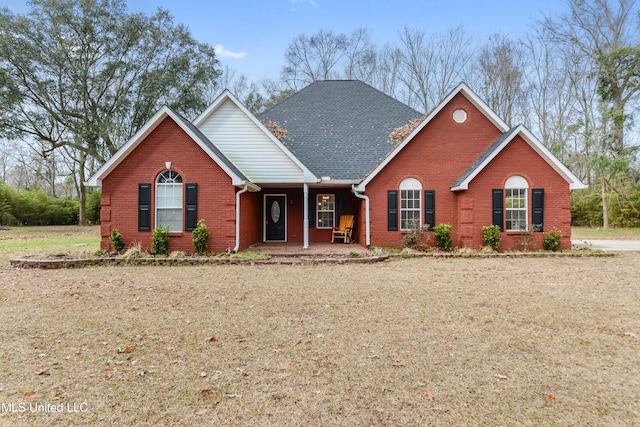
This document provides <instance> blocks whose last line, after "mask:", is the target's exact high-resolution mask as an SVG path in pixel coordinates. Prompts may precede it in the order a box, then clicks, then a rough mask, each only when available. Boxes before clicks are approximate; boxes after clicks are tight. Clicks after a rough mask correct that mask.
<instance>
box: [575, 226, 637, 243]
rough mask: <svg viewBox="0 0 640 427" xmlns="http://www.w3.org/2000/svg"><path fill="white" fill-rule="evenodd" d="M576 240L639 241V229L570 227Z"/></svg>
mask: <svg viewBox="0 0 640 427" xmlns="http://www.w3.org/2000/svg"><path fill="white" fill-rule="evenodd" d="M571 238H572V239H577V240H640V228H607V229H603V228H600V227H571Z"/></svg>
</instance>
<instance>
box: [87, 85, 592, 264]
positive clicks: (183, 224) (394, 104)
mask: <svg viewBox="0 0 640 427" xmlns="http://www.w3.org/2000/svg"><path fill="white" fill-rule="evenodd" d="M87 184H88V185H92V186H101V187H102V199H101V204H102V211H101V220H102V225H101V236H102V241H101V247H102V248H103V249H109V248H110V243H109V234H110V232H111V230H113V229H118V230H120V232H121V233H122V235H123V237H124V238H125V240H126V241H127V242H140V243H141V244H142V245H143V247H144V248H146V249H148V248H149V246H150V242H151V233H152V230H153V229H154V228H155V227H156V226H158V225H168V226H169V227H170V228H171V239H170V249H171V250H183V251H186V252H192V251H193V247H192V243H191V231H192V230H193V229H194V227H195V224H196V222H197V220H199V219H204V220H205V222H206V224H207V225H208V227H209V229H210V231H211V239H210V242H209V247H210V249H211V251H213V252H221V251H225V250H234V251H237V250H242V249H245V248H247V247H248V246H250V245H251V244H254V243H258V242H286V243H289V244H299V245H300V246H301V247H308V246H310V245H313V244H314V243H316V242H329V241H330V240H331V230H332V227H333V226H334V225H337V223H338V221H339V217H340V216H341V215H344V214H352V215H355V218H356V221H355V228H354V240H355V241H356V242H358V243H359V244H362V245H365V246H389V247H394V246H395V247H397V246H401V245H402V241H403V238H402V237H403V233H404V231H405V230H406V229H407V228H409V227H410V224H411V223H412V221H419V222H420V223H421V224H428V225H429V226H430V227H433V226H434V225H437V224H440V223H448V224H451V225H452V226H453V236H452V237H453V245H454V246H464V247H470V248H479V247H480V246H482V227H483V226H485V225H492V224H497V225H499V226H500V227H501V229H502V230H503V231H502V241H501V245H500V249H502V250H506V249H509V248H513V247H516V245H517V243H518V241H519V239H521V238H522V236H523V235H525V234H526V235H528V236H527V237H528V240H529V241H530V243H531V245H532V246H531V247H537V248H539V247H541V241H542V238H543V234H544V231H547V230H550V229H552V228H557V229H558V230H560V231H561V233H562V236H563V237H562V247H563V248H568V247H570V236H571V228H570V225H571V214H570V207H571V200H570V191H571V190H572V189H581V188H585V186H584V184H582V183H581V182H580V180H579V179H578V178H577V177H576V176H575V175H574V174H572V173H571V172H570V171H569V170H568V169H567V168H566V167H565V166H564V165H563V164H562V163H561V162H560V161H559V160H558V159H557V158H556V157H555V156H554V155H553V154H552V153H551V152H550V151H549V150H548V149H547V148H545V147H544V146H543V145H542V144H541V143H540V141H538V139H536V138H535V136H533V135H532V134H531V132H530V131H528V130H527V129H526V128H525V127H523V126H521V125H520V126H515V127H510V126H508V125H507V124H506V123H505V122H504V121H503V120H501V119H500V118H499V117H497V116H496V114H495V113H494V112H493V111H491V109H490V108H489V107H488V106H487V105H486V104H485V103H484V102H483V101H482V100H481V99H480V98H479V97H478V96H477V95H476V94H475V93H473V92H472V91H471V90H470V89H469V87H468V86H467V85H465V84H464V83H463V84H460V85H459V86H458V87H457V88H456V89H455V90H453V91H452V92H451V93H450V94H449V95H448V96H447V97H446V98H445V99H444V100H443V101H442V102H441V103H440V104H439V105H438V106H437V107H436V108H435V109H433V110H432V111H431V112H430V113H428V114H427V115H426V116H423V115H422V114H421V113H419V112H417V111H415V110H413V109H412V108H410V107H408V106H406V105H404V104H402V103H400V102H398V101H397V100H395V99H393V98H391V97H389V96H387V95H385V94H383V93H382V92H380V91H378V90H376V89H374V88H372V87H371V86H368V85H367V84H365V83H362V82H359V81H321V82H316V83H313V84H311V85H309V86H307V87H306V88H304V89H302V90H301V91H299V92H297V93H295V94H294V95H292V96H290V97H289V98H287V99H286V100H284V101H283V102H281V103H280V104H277V105H276V106H274V107H272V108H271V109H269V110H268V111H266V112H264V113H263V114H261V115H260V116H258V117H256V116H254V115H253V114H251V113H250V112H249V111H248V110H247V109H246V108H245V107H244V106H243V105H242V104H241V103H240V102H239V101H238V100H237V99H236V98H235V97H234V96H233V95H232V94H231V93H230V92H229V91H225V92H223V93H222V94H221V95H220V96H219V97H218V98H217V99H216V100H215V101H214V102H213V104H211V105H210V106H209V107H208V108H207V109H206V110H205V111H204V112H203V113H202V114H201V115H200V116H199V117H197V118H196V119H195V120H194V121H193V122H189V121H188V120H186V119H185V118H183V117H181V116H180V115H179V114H177V113H175V112H174V111H172V110H171V109H170V108H168V107H164V108H162V109H161V110H160V111H158V113H156V114H155V115H154V117H152V118H151V119H150V120H149V121H148V122H147V123H146V124H145V126H144V127H143V128H142V129H140V130H139V131H138V132H137V133H136V135H134V137H133V138H132V139H131V140H130V141H128V142H127V143H126V144H125V145H124V146H123V147H122V148H121V149H120V150H119V151H118V152H117V153H116V154H115V155H114V156H113V157H112V158H111V159H109V160H108V161H107V162H106V163H105V164H104V165H103V166H102V168H100V170H98V171H97V172H96V174H95V175H94V176H92V177H91V178H90V180H89V181H88V183H87ZM432 240H433V239H432Z"/></svg>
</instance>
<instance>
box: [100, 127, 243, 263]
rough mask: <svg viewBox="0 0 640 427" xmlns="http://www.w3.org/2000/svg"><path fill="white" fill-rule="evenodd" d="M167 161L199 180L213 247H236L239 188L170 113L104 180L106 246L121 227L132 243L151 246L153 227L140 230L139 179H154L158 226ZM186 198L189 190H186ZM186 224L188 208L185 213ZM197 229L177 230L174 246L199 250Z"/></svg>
mask: <svg viewBox="0 0 640 427" xmlns="http://www.w3.org/2000/svg"><path fill="white" fill-rule="evenodd" d="M165 162H171V169H173V170H175V171H177V172H178V173H180V175H182V182H183V183H191V182H196V183H198V219H204V220H205V222H206V224H207V226H208V227H209V230H210V232H211V239H210V241H209V249H210V250H211V251H212V252H221V251H224V250H225V249H226V248H228V247H231V248H232V249H233V247H234V246H235V192H236V188H235V187H233V186H232V185H231V178H230V177H229V176H228V175H227V174H226V173H225V172H224V171H223V170H222V169H221V168H220V167H219V166H218V165H217V164H216V163H215V162H214V161H213V160H212V159H211V158H210V157H209V156H208V155H207V154H206V153H205V152H204V151H203V150H202V149H201V148H200V147H199V146H198V145H197V144H196V143H195V142H194V141H193V140H192V139H191V138H190V137H189V136H188V135H187V134H186V133H185V132H184V131H183V130H182V129H181V128H180V127H179V126H178V125H177V124H176V123H175V122H174V121H173V120H172V119H170V118H166V119H165V120H164V121H163V122H162V123H161V124H160V125H158V127H156V129H155V130H154V131H153V132H151V134H150V135H149V136H148V137H147V138H146V139H145V140H144V141H142V142H141V143H140V144H139V145H138V147H137V148H136V149H135V150H134V151H133V152H132V153H131V154H129V156H127V158H126V159H124V160H123V161H122V162H121V163H120V164H119V165H118V166H117V167H116V168H115V169H114V170H113V171H112V172H111V173H110V174H109V176H107V178H106V179H104V180H103V182H102V200H101V202H102V212H101V218H102V225H101V235H102V241H101V247H102V248H103V249H105V250H111V248H110V243H109V234H110V232H111V230H113V229H118V230H120V232H121V233H122V235H123V237H124V239H125V242H126V244H127V247H128V246H129V245H130V244H131V243H132V242H140V243H141V244H142V247H143V248H144V250H150V247H151V234H152V233H151V232H150V231H149V232H139V231H138V184H139V183H152V184H153V185H152V188H153V190H152V192H151V206H152V212H151V229H153V228H154V227H155V210H154V209H153V206H155V180H156V177H157V176H158V174H159V173H161V172H162V171H164V170H165ZM183 203H184V194H183ZM183 228H184V212H183ZM191 235H192V234H191V232H185V231H182V232H179V233H172V235H171V238H170V242H169V250H171V251H175V250H182V251H185V252H193V245H192V242H191Z"/></svg>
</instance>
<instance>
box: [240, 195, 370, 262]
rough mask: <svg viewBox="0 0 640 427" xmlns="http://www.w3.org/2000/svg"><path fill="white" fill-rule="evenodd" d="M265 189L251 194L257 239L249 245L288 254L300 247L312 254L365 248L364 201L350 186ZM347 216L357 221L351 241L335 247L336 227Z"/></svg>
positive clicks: (244, 226) (336, 244)
mask: <svg viewBox="0 0 640 427" xmlns="http://www.w3.org/2000/svg"><path fill="white" fill-rule="evenodd" d="M261 187H262V190H261V191H260V192H258V193H253V194H248V195H247V197H250V198H251V202H250V203H247V207H249V206H251V205H252V206H253V208H252V209H251V210H252V217H253V218H252V220H251V223H253V224H254V226H253V228H254V230H255V237H256V238H255V239H254V240H253V242H252V243H251V244H250V245H249V246H251V247H254V246H255V244H262V245H264V247H265V248H268V249H274V250H282V251H285V252H289V251H291V250H293V248H298V249H299V250H305V252H309V253H311V252H312V251H314V250H316V249H315V247H316V246H318V245H321V246H318V247H319V248H322V251H320V252H318V253H325V254H326V253H333V252H337V253H342V252H344V250H343V249H340V250H338V249H331V248H332V247H333V246H345V247H352V249H353V247H355V246H361V245H364V243H365V242H364V240H363V241H362V242H360V241H359V240H361V239H359V238H358V236H359V235H358V232H359V229H360V228H362V227H361V224H360V222H359V220H360V219H361V218H360V217H361V215H360V212H361V209H362V200H361V199H360V198H358V197H357V196H356V195H354V193H353V192H352V191H351V186H350V185H347V184H343V185H340V186H337V185H336V186H323V185H313V186H312V185H305V186H304V187H302V186H300V187H298V188H291V187H281V186H278V187H275V186H274V187H269V186H262V185H261ZM243 203H244V202H243ZM344 215H352V216H353V218H354V221H353V230H352V233H351V239H348V241H347V242H345V243H343V242H342V240H340V241H339V242H340V243H334V244H333V245H332V244H331V240H332V234H333V227H334V226H335V227H338V226H339V224H340V218H341V217H342V216H344ZM245 218H246V217H245ZM243 228H245V229H247V230H249V229H251V228H252V227H251V226H250V225H248V224H246V223H245V224H243ZM354 243H359V245H356V244H354ZM245 247H246V246H245ZM278 248H280V249H278ZM346 252H347V253H348V252H349V250H346Z"/></svg>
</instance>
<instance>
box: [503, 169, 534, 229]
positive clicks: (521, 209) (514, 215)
mask: <svg viewBox="0 0 640 427" xmlns="http://www.w3.org/2000/svg"><path fill="white" fill-rule="evenodd" d="M504 187H505V196H506V197H505V203H506V205H505V214H506V220H507V231H527V230H528V229H529V222H528V217H527V210H528V209H527V193H528V189H529V183H528V182H527V180H526V179H524V178H523V177H521V176H512V177H510V178H509V179H508V180H507V183H506V184H505V186H504Z"/></svg>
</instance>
